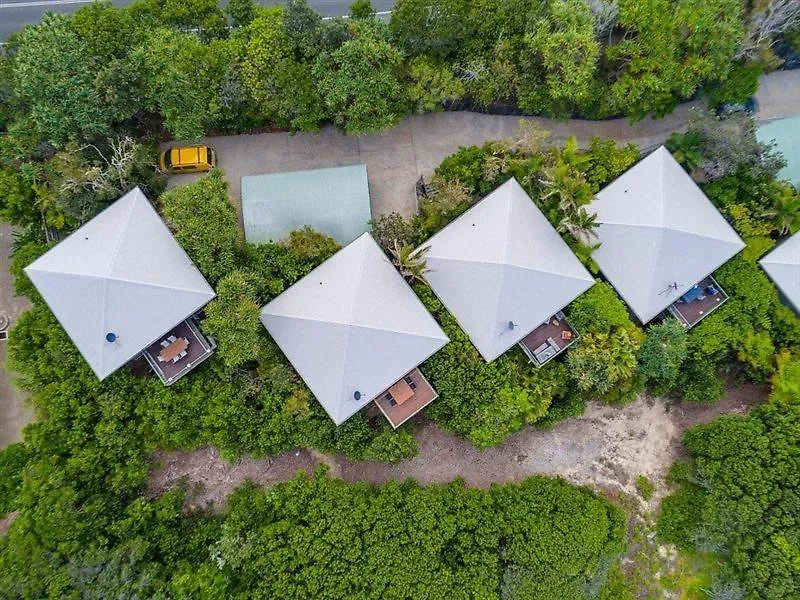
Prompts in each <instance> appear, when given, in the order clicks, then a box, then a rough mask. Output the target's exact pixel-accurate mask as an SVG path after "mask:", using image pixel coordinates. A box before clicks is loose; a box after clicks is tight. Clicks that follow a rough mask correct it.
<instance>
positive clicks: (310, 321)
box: [266, 314, 447, 351]
mask: <svg viewBox="0 0 800 600" xmlns="http://www.w3.org/2000/svg"><path fill="white" fill-rule="evenodd" d="M266 316H267V317H270V318H280V319H293V320H296V321H308V322H309V323H325V324H328V325H340V326H342V327H347V328H348V330H349V329H351V328H353V327H356V328H359V329H369V330H370V331H386V332H388V333H396V334H398V335H413V336H414V337H419V338H427V339H429V340H441V339H442V338H440V337H434V336H431V335H427V334H424V333H412V332H410V331H400V330H398V329H387V328H385V327H372V326H370V325H360V324H357V323H340V322H339V321H331V320H329V319H325V320H323V319H313V318H310V317H296V316H293V315H271V314H268V315H266ZM446 335H447V334H445V336H446ZM345 351H346V348H345Z"/></svg>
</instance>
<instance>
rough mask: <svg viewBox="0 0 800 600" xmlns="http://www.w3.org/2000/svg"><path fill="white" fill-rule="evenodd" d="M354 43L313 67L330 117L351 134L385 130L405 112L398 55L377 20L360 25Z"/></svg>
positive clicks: (384, 27)
mask: <svg viewBox="0 0 800 600" xmlns="http://www.w3.org/2000/svg"><path fill="white" fill-rule="evenodd" d="M351 27H352V34H353V36H354V37H353V39H350V40H348V41H346V42H345V43H344V44H342V46H341V47H340V48H339V49H337V50H335V51H334V52H332V53H331V54H330V55H324V56H321V57H320V59H319V60H318V61H317V63H316V65H315V66H314V76H315V78H316V79H317V80H318V81H319V89H320V91H321V93H322V96H323V99H324V101H325V105H326V106H327V108H328V112H329V116H330V117H331V118H332V119H333V121H334V123H336V124H337V125H339V126H340V127H342V128H343V129H344V130H345V131H347V132H348V133H367V132H372V131H384V130H386V129H388V128H390V127H392V126H394V125H395V124H396V123H397V122H398V121H399V120H400V118H401V117H402V115H403V113H404V112H405V106H404V95H403V86H402V85H401V84H400V78H399V69H400V66H401V64H402V61H403V56H402V54H401V53H400V51H399V50H398V49H397V48H395V47H394V46H393V45H392V44H391V43H390V42H389V40H388V31H387V29H386V26H385V25H383V23H381V22H379V21H357V22H354V23H353V24H352V25H351Z"/></svg>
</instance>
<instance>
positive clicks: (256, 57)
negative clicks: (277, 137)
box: [241, 6, 324, 131]
mask: <svg viewBox="0 0 800 600" xmlns="http://www.w3.org/2000/svg"><path fill="white" fill-rule="evenodd" d="M241 35H242V39H244V40H245V42H244V46H243V55H242V66H241V68H242V77H243V82H244V85H245V87H246V88H247V90H248V92H249V94H250V96H251V97H252V98H253V100H254V101H255V104H256V107H257V108H258V110H259V111H260V112H261V114H262V116H263V117H264V118H265V119H267V120H268V121H272V122H275V123H278V124H280V125H283V126H288V127H292V128H293V129H300V130H302V131H313V130H315V129H317V128H318V127H319V123H320V121H322V118H323V116H324V113H323V106H322V100H321V99H320V96H319V94H318V92H317V90H316V86H315V84H314V80H313V78H312V75H311V69H310V67H309V66H308V65H307V64H306V63H303V62H301V61H299V60H298V59H297V57H296V56H295V48H294V46H293V43H292V38H291V37H290V36H289V34H288V33H287V30H286V28H285V26H284V11H283V9H282V8H281V7H277V6H276V7H270V8H267V9H264V10H260V11H259V12H258V16H257V17H256V18H255V19H254V20H253V21H252V22H251V23H250V25H248V26H247V27H246V28H244V29H243V30H241Z"/></svg>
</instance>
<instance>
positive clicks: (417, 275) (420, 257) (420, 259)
mask: <svg viewBox="0 0 800 600" xmlns="http://www.w3.org/2000/svg"><path fill="white" fill-rule="evenodd" d="M428 250H430V246H425V247H424V248H420V249H419V250H417V251H414V247H413V246H411V245H410V244H403V245H400V243H399V242H398V241H397V240H395V241H394V244H393V246H392V249H391V252H392V262H393V263H394V265H395V266H396V267H397V270H398V271H400V274H401V275H402V276H403V277H405V278H406V279H408V281H409V282H410V283H413V282H415V281H419V282H420V283H428V282H427V281H426V280H425V274H426V273H430V269H429V268H428V265H427V264H426V262H425V254H427V252H428Z"/></svg>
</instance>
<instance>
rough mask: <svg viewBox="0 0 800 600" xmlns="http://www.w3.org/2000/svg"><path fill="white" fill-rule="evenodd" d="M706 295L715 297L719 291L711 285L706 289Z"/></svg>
mask: <svg viewBox="0 0 800 600" xmlns="http://www.w3.org/2000/svg"><path fill="white" fill-rule="evenodd" d="M706 293H707V294H708V295H709V296H716V295H717V294H719V290H718V289H717V288H716V286H715V285H713V284H711V285H710V286H708V287H707V288H706Z"/></svg>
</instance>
